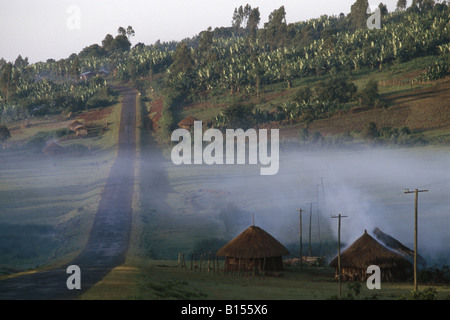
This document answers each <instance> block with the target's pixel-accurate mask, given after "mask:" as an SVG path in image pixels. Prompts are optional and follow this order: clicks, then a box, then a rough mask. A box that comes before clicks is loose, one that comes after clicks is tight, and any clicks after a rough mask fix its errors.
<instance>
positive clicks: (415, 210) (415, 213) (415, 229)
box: [403, 189, 428, 291]
mask: <svg viewBox="0 0 450 320" xmlns="http://www.w3.org/2000/svg"><path fill="white" fill-rule="evenodd" d="M427 191H428V190H418V189H415V190H414V191H409V189H405V190H403V192H404V193H414V194H415V205H414V290H415V291H418V284H417V230H418V228H417V216H418V201H419V192H427Z"/></svg>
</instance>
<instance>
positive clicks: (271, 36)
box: [264, 6, 287, 50]
mask: <svg viewBox="0 0 450 320" xmlns="http://www.w3.org/2000/svg"><path fill="white" fill-rule="evenodd" d="M264 29H265V30H264V32H265V40H266V44H267V45H269V47H270V48H271V49H272V50H273V49H276V48H278V47H279V46H282V45H283V44H284V42H285V40H286V34H287V24H286V11H285V9H284V6H281V7H280V8H279V9H277V10H274V11H273V12H272V13H271V14H270V15H269V21H268V22H267V23H265V24H264Z"/></svg>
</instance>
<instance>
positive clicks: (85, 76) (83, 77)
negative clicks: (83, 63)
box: [80, 71, 95, 81]
mask: <svg viewBox="0 0 450 320" xmlns="http://www.w3.org/2000/svg"><path fill="white" fill-rule="evenodd" d="M94 76H95V72H92V71H87V72H84V73H82V74H80V80H84V81H86V80H89V79H91V78H92V77H94Z"/></svg>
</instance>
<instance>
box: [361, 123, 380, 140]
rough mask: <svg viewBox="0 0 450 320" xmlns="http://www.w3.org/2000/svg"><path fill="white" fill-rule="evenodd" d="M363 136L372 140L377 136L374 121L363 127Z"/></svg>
mask: <svg viewBox="0 0 450 320" xmlns="http://www.w3.org/2000/svg"><path fill="white" fill-rule="evenodd" d="M362 134H363V136H364V137H365V138H367V139H370V140H374V139H375V138H377V137H378V136H379V132H378V128H377V125H376V123H375V122H369V123H368V124H366V126H365V127H364V130H363V132H362Z"/></svg>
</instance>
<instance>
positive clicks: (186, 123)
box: [178, 116, 200, 130]
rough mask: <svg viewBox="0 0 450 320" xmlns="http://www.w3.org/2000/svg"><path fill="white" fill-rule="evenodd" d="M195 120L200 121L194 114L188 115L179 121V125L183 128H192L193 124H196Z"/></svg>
mask: <svg viewBox="0 0 450 320" xmlns="http://www.w3.org/2000/svg"><path fill="white" fill-rule="evenodd" d="M195 121H200V120H198V119H197V118H194V117H193V116H188V117H186V118H184V119H183V120H181V121H180V122H178V126H179V127H180V128H182V129H187V130H191V128H192V126H193V125H194V122H195Z"/></svg>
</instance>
